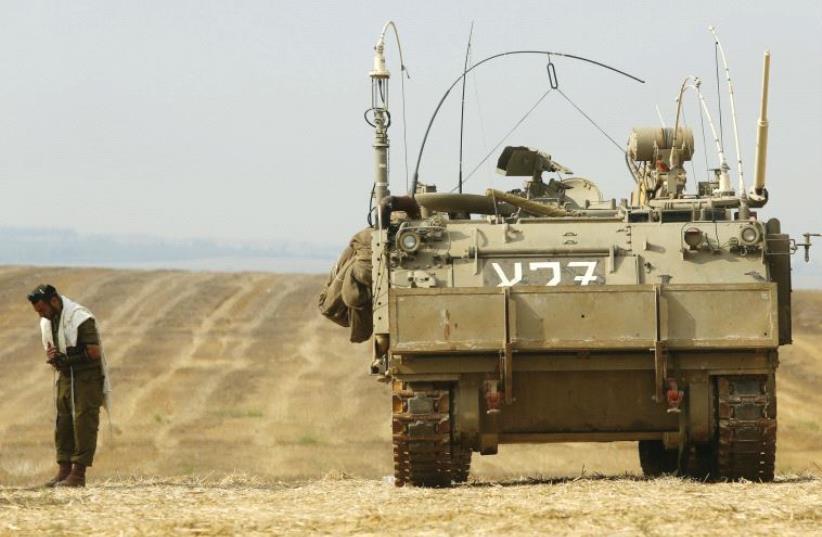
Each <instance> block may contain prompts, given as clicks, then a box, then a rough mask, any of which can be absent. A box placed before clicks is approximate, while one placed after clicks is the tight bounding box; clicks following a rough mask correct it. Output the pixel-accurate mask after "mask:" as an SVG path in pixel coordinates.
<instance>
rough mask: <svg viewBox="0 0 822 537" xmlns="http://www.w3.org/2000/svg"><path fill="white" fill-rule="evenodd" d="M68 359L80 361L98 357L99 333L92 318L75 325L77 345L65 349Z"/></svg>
mask: <svg viewBox="0 0 822 537" xmlns="http://www.w3.org/2000/svg"><path fill="white" fill-rule="evenodd" d="M66 351H67V352H66V354H67V355H68V361H69V362H74V363H80V362H84V361H87V360H99V359H100V334H99V333H98V332H97V324H96V323H95V322H94V319H88V320H86V321H84V322H82V323H81V324H80V326H78V327H77V345H75V346H74V347H69V348H68V349H66Z"/></svg>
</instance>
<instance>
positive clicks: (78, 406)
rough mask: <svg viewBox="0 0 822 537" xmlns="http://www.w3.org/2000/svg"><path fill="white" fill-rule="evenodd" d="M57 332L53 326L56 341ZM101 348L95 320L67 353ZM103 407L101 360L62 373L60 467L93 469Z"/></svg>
mask: <svg viewBox="0 0 822 537" xmlns="http://www.w3.org/2000/svg"><path fill="white" fill-rule="evenodd" d="M57 329H58V325H57V323H54V324H53V326H52V335H53V337H54V340H55V341H57ZM99 344H100V335H99V333H98V332H97V325H96V323H95V321H94V319H93V318H91V319H87V320H86V321H84V322H83V323H82V324H80V326H79V327H78V329H77V344H76V346H75V347H69V348H68V349H66V351H67V352H66V353H67V354H74V353H77V352H83V351H84V350H85V347H86V346H88V345H99ZM72 377H73V387H72ZM72 392H73V393H72ZM102 405H103V368H102V364H101V360H99V359H91V358H87V359H86V360H85V361H83V362H82V363H77V364H75V365H72V366H70V367H64V368H61V369H60V377H59V378H58V380H57V423H56V426H55V431H54V444H55V447H56V448H57V463H58V464H66V463H74V464H82V465H83V466H91V464H92V462H93V461H94V452H95V450H96V449H97V431H98V429H99V426H100V407H101V406H102Z"/></svg>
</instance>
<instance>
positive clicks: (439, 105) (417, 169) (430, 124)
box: [408, 50, 645, 197]
mask: <svg viewBox="0 0 822 537" xmlns="http://www.w3.org/2000/svg"><path fill="white" fill-rule="evenodd" d="M520 54H536V55H540V56H549V57H550V56H560V57H563V58H569V59H572V60H577V61H581V62H585V63H590V64H592V65H596V66H597V67H602V68H603V69H607V70H609V71H613V72H615V73H617V74H620V75H622V76H625V77H628V78H630V79H632V80H636V81H637V82H639V83H640V84H644V83H645V81H644V80H642V79H641V78H637V77H635V76H634V75H632V74H629V73H626V72H625V71H622V70H620V69H617V68H616V67H611V66H610V65H607V64H604V63H602V62H599V61H596V60H592V59H590V58H585V57H582V56H577V55H575V54H566V53H564V52H552V51H550V50H511V51H508V52H500V53H499V54H494V55H492V56H488V57H487V58H483V59H482V60H480V61H478V62H477V63H475V64H474V65H472V66H471V67H469V68H468V69H465V70H464V71H463V72H462V74H461V75H460V76H459V77H457V79H456V80H454V82H452V83H451V85H450V86H448V89H447V90H445V93H444V94H443V95H442V97H441V98H440V100H439V102H438V103H437V106H436V108H434V113H433V114H431V119H429V120H428V126H427V127H426V129H425V134H424V135H423V137H422V143H421V144H420V150H419V153H417V165H416V166H415V168H414V178H413V179H412V180H411V188H410V189H409V191H408V193H409V195H411V197H414V195H415V193H416V190H417V182H418V181H419V178H420V164H421V163H422V154H423V152H424V151H425V142H426V141H427V140H428V135H429V134H430V133H431V127H433V125H434V120H435V119H436V118H437V114H438V113H439V111H440V109H441V108H442V105H443V103H444V102H445V99H447V98H448V96H449V95H450V94H451V90H453V89H454V88H455V87H456V85H457V84H459V83H460V81H462V79H463V78H465V76H466V75H468V73H470V72H471V71H473V70H474V69H476V68H477V67H479V66H480V65H483V64H485V63H488V62H490V61H492V60H496V59H498V58H503V57H506V56H514V55H520Z"/></svg>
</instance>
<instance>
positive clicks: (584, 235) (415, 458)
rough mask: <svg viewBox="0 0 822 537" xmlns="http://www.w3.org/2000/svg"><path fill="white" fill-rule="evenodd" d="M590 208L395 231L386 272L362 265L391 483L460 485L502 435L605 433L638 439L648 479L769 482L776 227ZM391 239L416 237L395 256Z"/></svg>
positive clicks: (547, 437) (778, 306) (778, 327)
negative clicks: (388, 414)
mask: <svg viewBox="0 0 822 537" xmlns="http://www.w3.org/2000/svg"><path fill="white" fill-rule="evenodd" d="M602 212H603V213H604V214H603V215H602V216H596V215H595V213H596V211H590V213H591V214H589V215H588V216H586V217H564V218H562V217H560V218H533V219H528V220H522V221H520V222H518V223H507V222H501V223H498V222H497V221H495V220H494V219H490V218H489V219H486V220H484V221H483V220H479V221H478V220H451V221H447V222H446V221H445V220H443V219H441V218H438V217H437V216H436V215H435V216H433V217H432V218H430V219H428V220H421V221H408V222H405V223H404V224H402V225H401V226H399V227H398V228H397V230H398V233H397V236H395V237H394V242H395V243H397V244H400V247H398V248H396V254H397V255H393V256H390V255H389V256H388V260H389V261H388V263H389V265H388V267H387V270H386V267H381V266H380V261H379V259H375V273H374V275H375V282H376V283H375V289H379V291H377V294H376V295H375V305H376V309H375V311H374V321H375V332H376V333H377V334H385V336H384V339H385V340H387V342H388V343H389V347H388V352H387V354H386V356H387V361H386V367H387V369H386V373H387V374H388V375H389V376H390V377H391V378H392V379H393V386H394V391H395V396H394V405H393V409H394V440H395V457H396V467H397V476H396V477H397V480H398V481H399V482H408V483H412V484H420V485H432V484H437V483H445V482H450V481H451V480H459V479H462V478H463V477H464V474H465V467H466V465H467V463H466V460H467V459H468V456H467V454H468V453H470V452H473V451H477V452H480V453H483V454H492V453H495V452H496V451H497V446H498V445H499V444H500V443H520V442H529V443H535V442H568V441H594V442H600V441H616V440H621V441H625V440H635V441H640V442H641V443H640V446H641V449H640V455H641V462H642V463H643V469H644V470H645V471H646V472H647V473H649V474H655V473H660V472H675V471H679V472H680V473H686V474H689V475H694V476H699V477H706V476H713V477H727V478H735V477H745V478H747V479H753V480H770V479H772V478H773V464H774V453H775V446H776V435H775V433H776V399H775V397H776V395H775V383H774V373H775V370H776V367H777V364H778V358H777V348H778V346H779V344H780V343H787V342H789V341H790V303H789V293H787V292H786V290H788V289H789V288H790V282H789V280H788V278H789V271H788V270H786V266H785V264H786V263H787V256H786V254H787V251H788V244H787V238H786V237H785V236H784V235H781V234H780V233H779V225H778V222H776V221H771V222H769V223H768V224H767V225H764V224H761V223H759V222H755V221H744V222H740V221H734V220H731V219H730V218H729V219H728V220H716V219H714V220H712V221H702V220H699V219H693V220H692V219H691V217H693V216H694V215H693V212H691V211H689V212H688V213H683V212H682V211H672V212H670V214H666V211H660V212H659V213H657V216H659V217H660V221H658V222H649V221H648V220H649V218H654V217H653V216H650V217H649V213H647V212H644V211H631V210H625V211H623V212H622V213H621V216H617V214H616V212H614V211H613V210H611V209H604V210H602ZM723 213H724V212H723ZM711 216H712V217H714V218H716V217H717V216H719V217H722V216H723V215H719V214H712V215H711ZM727 216H728V217H731V216H732V215H731V212H730V211H728V212H727ZM438 220H439V221H438ZM666 220H669V221H666ZM400 228H401V229H402V230H401V231H400ZM749 228H750V229H753V230H754V233H753V234H751V232H748V233H745V234H744V236H745V237H754V240H755V242H754V243H747V244H746V243H744V242H743V239H742V238H741V237H742V236H743V231H744V230H746V229H749ZM686 230H690V231H691V233H693V232H694V230H700V231H701V232H703V233H704V240H703V242H702V244H700V245H699V246H698V247H697V248H695V249H691V248H690V247H689V246H688V245H687V244H686V243H685V242H684V233H685V231H686ZM403 233H417V234H418V235H419V237H420V240H421V243H422V244H420V245H419V246H418V247H417V249H416V250H415V251H414V252H413V253H411V254H407V253H405V254H404V253H403V252H402V247H401V243H400V242H398V241H399V240H400V239H401V237H400V236H401V235H402V234H403ZM382 240H388V237H387V236H386V238H384V239H382ZM380 242H381V239H380V238H379V237H375V244H374V245H373V246H374V249H375V251H379V250H380V248H381V244H380ZM383 290H384V291H383ZM780 321H781V322H780ZM378 337H379V336H378ZM432 460H436V461H438V464H439V466H436V465H435V466H431V461H432ZM417 463H419V464H422V465H423V467H424V468H426V471H425V472H422V473H419V472H417V471H415V469H414V468H415V464H417ZM434 467H436V468H437V471H436V472H433V473H432V472H431V471H428V470H430V469H431V468H434ZM449 468H452V469H451V470H449ZM438 472H439V473H438ZM420 475H422V477H420Z"/></svg>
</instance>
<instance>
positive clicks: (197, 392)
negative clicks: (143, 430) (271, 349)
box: [155, 277, 296, 449]
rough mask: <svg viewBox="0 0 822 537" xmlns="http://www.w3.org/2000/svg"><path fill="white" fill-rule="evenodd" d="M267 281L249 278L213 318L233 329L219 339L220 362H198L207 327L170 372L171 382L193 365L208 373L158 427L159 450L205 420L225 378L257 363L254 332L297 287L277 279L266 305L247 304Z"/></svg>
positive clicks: (207, 331) (156, 438) (207, 334)
mask: <svg viewBox="0 0 822 537" xmlns="http://www.w3.org/2000/svg"><path fill="white" fill-rule="evenodd" d="M267 281H268V280H267V279H262V278H259V277H255V278H251V277H249V281H248V282H246V285H245V286H244V288H243V289H242V290H241V291H238V292H237V293H236V294H235V296H234V297H232V302H231V304H230V305H229V306H228V307H226V308H225V311H224V312H223V314H222V316H221V317H215V318H214V319H212V320H211V325H212V326H214V325H216V324H218V323H219V322H221V321H228V323H229V326H231V327H232V328H233V330H232V333H231V335H228V334H224V335H223V336H222V337H221V338H220V339H221V343H222V345H221V347H222V349H223V355H222V356H221V358H220V360H219V363H217V364H215V363H207V364H198V363H196V362H195V354H196V352H197V350H198V348H199V347H200V345H202V344H204V343H206V342H207V341H208V339H209V333H210V330H204V331H202V332H201V334H202V335H203V338H202V340H201V341H199V342H193V343H192V345H191V347H190V350H189V352H188V353H187V355H186V358H185V359H184V360H182V361H181V362H180V363H179V364H178V367H177V368H176V369H175V370H174V371H172V372H170V375H169V382H172V381H173V380H174V379H172V378H171V377H172V376H174V375H176V374H177V373H179V372H180V370H182V369H183V368H186V367H192V366H194V367H197V368H198V369H199V371H200V372H201V373H205V379H204V380H200V381H199V382H197V383H196V386H195V389H194V390H193V391H192V392H191V393H189V394H187V396H186V397H185V399H184V401H183V403H182V404H181V405H177V406H176V408H175V413H174V417H173V419H172V420H171V421H170V422H169V423H166V424H164V425H163V426H162V427H161V428H160V429H159V431H158V433H157V435H156V437H155V445H156V446H157V447H158V449H169V448H171V447H173V446H175V445H176V444H177V443H178V442H179V441H180V440H181V437H185V436H187V434H186V433H187V430H188V429H189V428H190V426H191V425H192V424H194V423H195V422H197V421H198V420H202V419H203V418H204V417H205V416H206V415H207V414H208V413H209V412H210V411H212V410H213V409H212V408H211V406H210V405H209V402H210V401H211V400H212V396H213V395H214V394H215V392H217V390H218V389H219V388H220V386H221V385H222V383H223V381H224V380H225V379H226V378H227V377H230V376H231V375H233V374H235V373H238V372H242V371H247V370H248V369H249V366H250V365H252V364H254V363H255V360H254V358H259V357H254V358H252V357H250V356H249V349H250V348H251V347H252V346H253V345H254V344H255V343H256V340H255V338H254V334H255V333H256V332H257V330H258V329H259V328H260V327H261V326H264V325H265V324H266V323H267V322H269V321H270V318H271V316H272V315H273V314H275V313H276V312H277V310H278V309H279V308H280V304H281V303H282V300H283V298H284V297H285V296H287V295H288V294H290V293H291V292H292V291H293V289H294V288H295V287H296V285H295V283H294V282H293V281H291V279H287V280H285V282H284V283H282V282H277V284H278V285H277V286H276V287H277V292H276V293H269V296H268V299H267V301H266V302H265V304H264V305H261V306H260V308H259V309H255V308H256V307H257V306H259V305H260V303H259V301H254V300H252V301H251V302H250V303H247V302H248V301H247V300H246V299H247V298H249V297H254V296H260V295H261V293H260V287H261V286H262V285H263V284H265V283H266V282H267ZM232 320H233V321H232ZM257 361H258V360H257ZM215 365H216V367H215ZM182 439H183V440H185V439H186V438H182Z"/></svg>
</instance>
